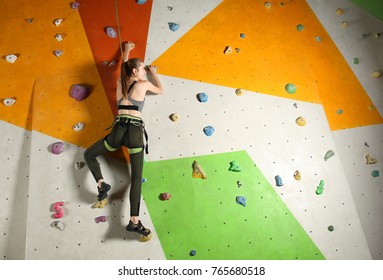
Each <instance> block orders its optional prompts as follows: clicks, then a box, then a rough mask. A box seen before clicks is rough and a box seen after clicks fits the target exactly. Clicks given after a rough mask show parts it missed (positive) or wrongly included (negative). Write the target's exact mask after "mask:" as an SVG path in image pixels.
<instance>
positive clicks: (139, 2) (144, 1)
mask: <svg viewBox="0 0 383 280" xmlns="http://www.w3.org/2000/svg"><path fill="white" fill-rule="evenodd" d="M136 3H137V4H145V3H146V0H136Z"/></svg>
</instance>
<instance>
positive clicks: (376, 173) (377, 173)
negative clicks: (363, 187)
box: [371, 170, 379, 178]
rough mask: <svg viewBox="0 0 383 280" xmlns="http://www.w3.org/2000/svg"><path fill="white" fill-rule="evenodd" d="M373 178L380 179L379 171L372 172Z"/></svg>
mask: <svg viewBox="0 0 383 280" xmlns="http://www.w3.org/2000/svg"><path fill="white" fill-rule="evenodd" d="M371 176H372V177H374V178H375V177H379V170H372V171H371Z"/></svg>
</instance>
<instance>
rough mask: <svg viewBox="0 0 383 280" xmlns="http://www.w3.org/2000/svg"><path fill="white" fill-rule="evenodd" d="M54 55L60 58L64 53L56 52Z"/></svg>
mask: <svg viewBox="0 0 383 280" xmlns="http://www.w3.org/2000/svg"><path fill="white" fill-rule="evenodd" d="M53 53H54V55H55V56H57V57H60V56H61V55H62V54H63V53H64V52H63V51H61V50H55V51H54V52H53Z"/></svg>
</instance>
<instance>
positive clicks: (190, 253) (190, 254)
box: [189, 250, 197, 257]
mask: <svg viewBox="0 0 383 280" xmlns="http://www.w3.org/2000/svg"><path fill="white" fill-rule="evenodd" d="M196 253H197V251H196V250H190V252H189V256H191V257H194V256H195V254H196Z"/></svg>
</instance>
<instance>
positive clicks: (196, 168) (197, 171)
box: [192, 160, 207, 179]
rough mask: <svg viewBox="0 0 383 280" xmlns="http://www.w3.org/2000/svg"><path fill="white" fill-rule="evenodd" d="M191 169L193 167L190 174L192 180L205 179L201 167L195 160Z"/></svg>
mask: <svg viewBox="0 0 383 280" xmlns="http://www.w3.org/2000/svg"><path fill="white" fill-rule="evenodd" d="M192 167H193V173H192V177H193V178H201V179H207V176H206V174H205V172H204V171H203V170H202V168H201V166H200V165H199V163H198V162H197V161H196V160H195V161H193V165H192Z"/></svg>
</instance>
